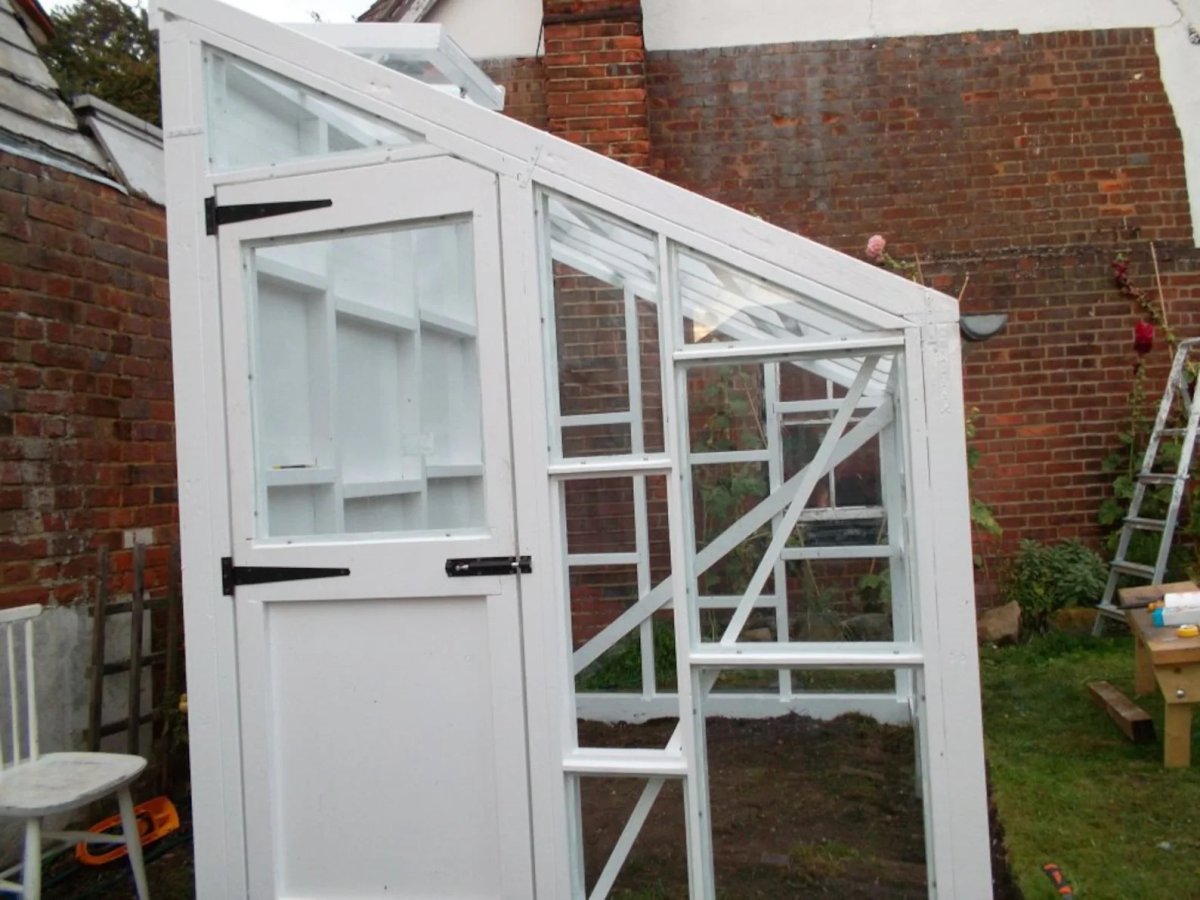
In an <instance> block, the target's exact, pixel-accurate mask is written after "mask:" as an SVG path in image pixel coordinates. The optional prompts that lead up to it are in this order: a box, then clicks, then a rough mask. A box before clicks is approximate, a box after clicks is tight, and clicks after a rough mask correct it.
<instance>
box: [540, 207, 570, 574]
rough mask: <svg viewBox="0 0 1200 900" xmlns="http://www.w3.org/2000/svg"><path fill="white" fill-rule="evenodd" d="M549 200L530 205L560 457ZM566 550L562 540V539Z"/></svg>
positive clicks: (553, 437)
mask: <svg viewBox="0 0 1200 900" xmlns="http://www.w3.org/2000/svg"><path fill="white" fill-rule="evenodd" d="M549 205H550V201H549V199H548V198H547V197H546V195H545V194H541V195H539V196H538V198H537V202H536V203H535V205H534V224H535V226H536V231H537V242H538V248H539V250H540V251H541V268H542V272H541V275H542V277H541V279H540V281H541V284H542V291H541V294H542V358H543V359H545V361H546V416H547V418H548V419H549V426H550V427H549V428H548V429H547V431H548V432H549V435H550V458H551V459H562V407H561V405H560V401H559V397H560V392H561V390H562V388H561V383H560V379H561V378H562V375H561V373H560V372H559V366H558V318H557V310H556V308H555V307H556V304H555V286H554V258H553V256H552V254H551V248H550V225H549V216H550V213H549ZM563 552H566V542H565V541H564V542H563Z"/></svg>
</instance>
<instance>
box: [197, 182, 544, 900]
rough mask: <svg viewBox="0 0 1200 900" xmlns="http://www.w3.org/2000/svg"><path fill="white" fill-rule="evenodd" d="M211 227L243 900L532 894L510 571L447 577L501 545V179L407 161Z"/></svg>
mask: <svg viewBox="0 0 1200 900" xmlns="http://www.w3.org/2000/svg"><path fill="white" fill-rule="evenodd" d="M279 204H297V205H298V206H291V207H288V206H280V205H279ZM288 209H294V210H297V211H292V212H287V211H284V212H281V210H288ZM209 212H210V219H211V220H212V222H211V223H210V226H211V225H215V227H216V229H217V238H218V244H219V263H220V278H221V303H222V329H223V336H224V354H225V365H226V384H225V390H226V407H227V413H228V418H227V441H228V448H229V470H230V485H231V502H230V507H231V515H232V523H231V528H232V538H233V540H232V546H233V556H232V559H231V560H229V561H228V562H227V563H226V569H227V575H228V576H229V580H230V581H232V582H239V583H237V584H236V585H233V586H232V593H233V599H231V600H230V601H229V602H231V603H233V604H235V609H236V622H237V640H238V657H239V658H238V679H239V698H240V722H241V729H242V742H243V754H244V760H243V764H244V773H245V774H244V797H245V811H246V812H245V815H246V834H247V859H248V869H249V870H248V881H249V884H250V892H251V896H252V897H305V898H315V897H330V898H344V897H389V898H390V897H399V898H437V897H455V898H460V897H464V898H465V897H472V898H484V897H511V898H522V897H529V896H531V894H532V888H531V871H530V870H531V846H530V821H529V816H530V813H529V791H528V776H527V761H526V749H525V731H524V728H525V726H524V722H525V717H524V709H523V692H522V682H521V671H522V667H521V644H520V631H519V622H520V616H519V609H518V603H519V600H518V590H517V588H518V583H517V577H518V576H516V575H514V574H503V575H501V574H489V575H483V576H480V575H465V576H461V575H455V576H452V575H451V574H448V572H449V571H450V570H451V569H453V568H454V567H455V566H456V565H457V566H462V565H464V563H461V562H459V563H456V564H449V563H448V561H450V560H459V561H461V560H474V559H480V558H498V559H500V560H501V561H507V560H508V559H511V558H512V556H513V554H514V552H515V537H514V532H515V524H514V512H513V496H512V484H513V474H512V471H511V466H512V458H511V457H512V454H511V451H510V424H509V409H508V388H507V375H506V360H505V350H504V339H503V334H504V332H503V297H502V289H501V266H500V254H499V246H500V242H499V233H498V229H499V225H498V220H497V207H496V184H495V178H494V176H493V175H491V174H490V173H485V172H483V171H482V170H480V169H477V168H475V167H472V166H470V165H467V164H465V163H461V162H457V161H454V160H451V159H448V158H437V159H424V160H414V161H409V162H398V163H391V164H387V165H382V166H374V167H367V168H361V169H352V170H346V171H340V172H334V173H322V174H318V175H306V176H298V177H292V178H283V179H277V180H270V181H260V182H254V183H246V184H237V185H231V186H225V187H222V188H221V189H219V190H218V193H217V196H216V204H215V207H214V208H213V209H211V210H210V211H209ZM239 220H240V221H239ZM467 565H469V564H467ZM276 569H288V570H294V569H306V570H310V571H307V572H305V571H299V572H297V571H290V572H283V573H280V572H276V571H273V570H276ZM314 569H315V570H329V571H327V572H325V573H324V577H300V576H306V575H307V576H318V575H322V572H320V571H318V572H313V571H311V570H314ZM475 570H476V569H473V568H468V569H467V570H466V571H468V572H470V571H475ZM277 576H282V577H285V578H288V579H289V580H280V581H275V580H271V579H274V578H275V577H277ZM292 579H295V580H292Z"/></svg>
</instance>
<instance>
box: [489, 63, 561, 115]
mask: <svg viewBox="0 0 1200 900" xmlns="http://www.w3.org/2000/svg"><path fill="white" fill-rule="evenodd" d="M480 68H482V69H483V71H484V72H486V73H487V76H488V77H489V78H491V79H492V81H494V82H496V83H497V84H502V85H504V89H505V94H504V112H505V113H506V114H507V115H509V116H512V117H513V118H514V119H517V120H519V121H521V122H524V123H525V124H526V125H532V126H533V127H534V128H540V129H542V130H543V131H548V130H549V129H550V120H549V119H548V117H547V116H546V76H545V73H544V72H543V71H542V61H541V59H488V60H483V61H482V62H481V63H480Z"/></svg>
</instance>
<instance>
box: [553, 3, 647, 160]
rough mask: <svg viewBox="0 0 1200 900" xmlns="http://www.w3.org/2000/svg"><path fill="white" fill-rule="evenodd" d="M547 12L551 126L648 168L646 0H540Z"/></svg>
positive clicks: (564, 135)
mask: <svg viewBox="0 0 1200 900" xmlns="http://www.w3.org/2000/svg"><path fill="white" fill-rule="evenodd" d="M542 13H543V18H542V24H543V27H544V31H543V38H544V41H545V55H544V57H543V59H542V66H543V70H544V72H545V77H546V112H547V115H548V119H549V128H550V131H551V132H552V133H553V134H556V135H558V136H559V137H562V138H566V139H567V140H569V141H572V142H574V143H576V144H581V145H582V146H584V147H587V148H589V149H591V150H595V151H597V152H598V153H603V154H604V155H606V156H610V157H612V158H613V159H618V160H620V161H621V162H624V163H627V164H629V165H631V166H636V167H637V168H639V169H646V168H648V167H649V162H650V130H649V125H648V123H647V118H646V44H645V41H644V40H643V38H642V4H641V0H542Z"/></svg>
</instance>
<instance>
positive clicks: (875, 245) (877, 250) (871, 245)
mask: <svg viewBox="0 0 1200 900" xmlns="http://www.w3.org/2000/svg"><path fill="white" fill-rule="evenodd" d="M886 249H887V240H886V239H885V238H884V236H883V235H882V234H873V235H871V237H870V239H869V240H868V241H867V249H866V257H867V259H869V260H871V262H875V263H877V262H882V261H883V253H884V250H886Z"/></svg>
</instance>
